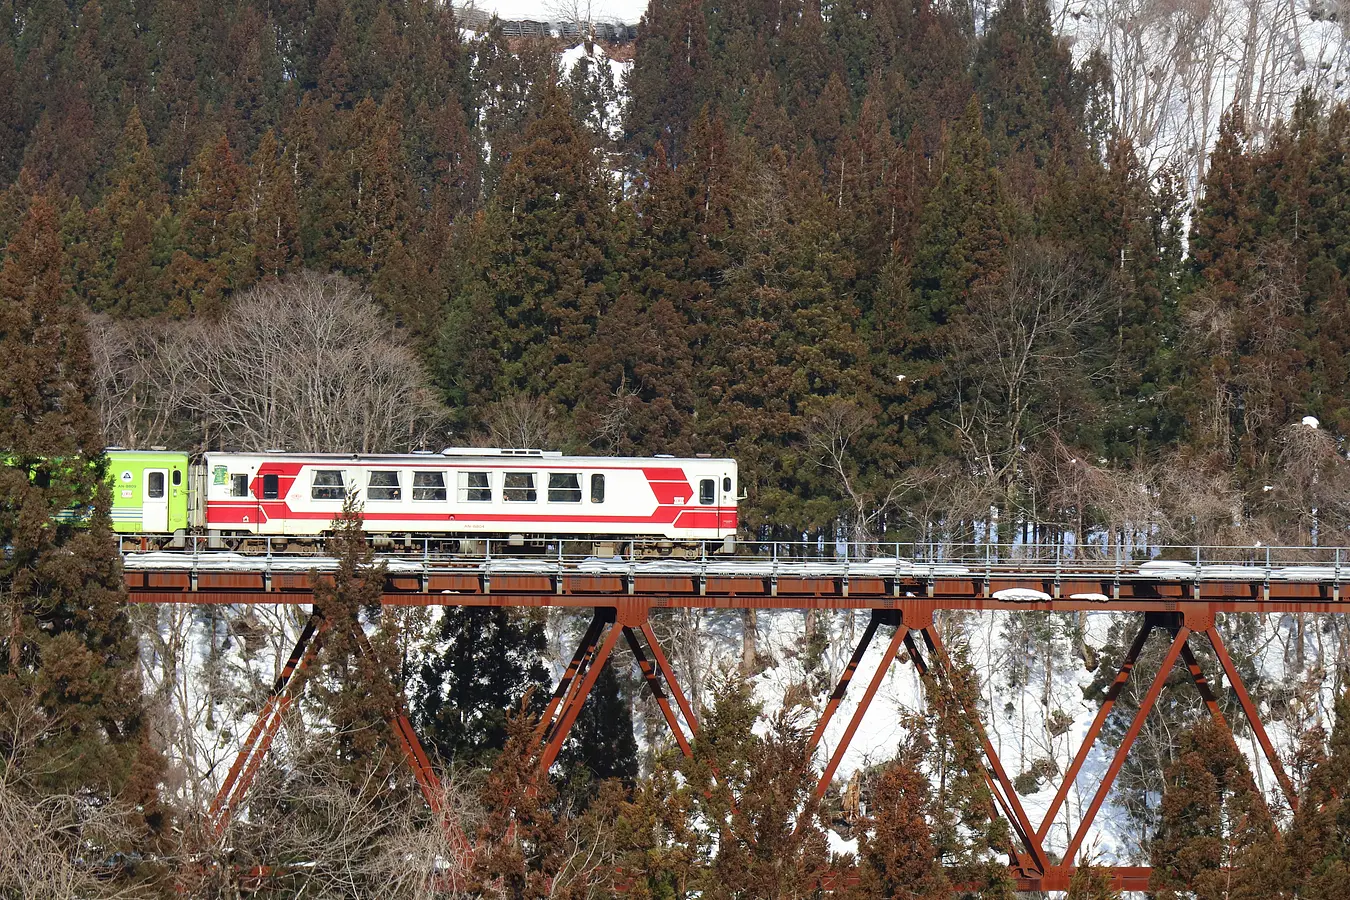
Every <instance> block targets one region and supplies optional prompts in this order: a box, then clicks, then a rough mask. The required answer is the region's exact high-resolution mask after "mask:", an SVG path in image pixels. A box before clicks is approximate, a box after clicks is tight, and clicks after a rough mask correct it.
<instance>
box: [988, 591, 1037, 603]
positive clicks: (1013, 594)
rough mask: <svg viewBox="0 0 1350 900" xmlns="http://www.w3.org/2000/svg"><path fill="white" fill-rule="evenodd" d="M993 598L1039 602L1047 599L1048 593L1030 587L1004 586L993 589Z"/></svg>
mask: <svg viewBox="0 0 1350 900" xmlns="http://www.w3.org/2000/svg"><path fill="white" fill-rule="evenodd" d="M994 599H995V600H1008V601H1010V602H1012V603H1039V602H1040V601H1042V600H1049V599H1050V595H1049V594H1047V593H1046V592H1045V591H1036V590H1032V589H1031V588H1005V589H1004V590H1001V591H994Z"/></svg>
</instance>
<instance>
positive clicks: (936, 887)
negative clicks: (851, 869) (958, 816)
mask: <svg viewBox="0 0 1350 900" xmlns="http://www.w3.org/2000/svg"><path fill="white" fill-rule="evenodd" d="M922 750H923V747H922V744H911V745H909V746H906V747H905V748H903V749H902V751H901V753H900V755H899V756H898V757H897V759H896V760H895V762H893V763H891V764H890V765H889V766H888V767H887V768H886V770H885V771H883V772H882V773H881V777H880V778H878V779H877V782H876V784H875V785H874V786H873V788H872V800H871V801H870V802H869V803H868V810H867V813H868V816H867V822H866V823H865V824H864V826H863V832H862V834H861V835H860V837H859V840H858V854H859V857H860V860H861V862H860V866H859V870H858V887H857V896H859V897H876V898H881V897H884V898H900V897H904V898H907V900H938V898H945V897H948V896H950V895H951V892H952V887H951V885H950V884H949V883H948V882H947V876H946V873H945V872H944V871H943V869H942V866H941V864H940V862H939V860H938V853H937V848H935V847H934V846H933V840H932V834H931V826H930V824H929V816H930V815H931V814H932V809H931V807H932V796H931V790H930V787H929V784H928V780H927V777H926V776H925V775H924V774H923V773H922V772H921V771H920V770H919V768H918V764H919V761H920V760H921V759H922Z"/></svg>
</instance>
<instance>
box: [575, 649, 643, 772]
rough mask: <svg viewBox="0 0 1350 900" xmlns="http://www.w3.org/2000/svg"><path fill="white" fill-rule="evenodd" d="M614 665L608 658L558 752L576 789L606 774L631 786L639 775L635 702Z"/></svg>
mask: <svg viewBox="0 0 1350 900" xmlns="http://www.w3.org/2000/svg"><path fill="white" fill-rule="evenodd" d="M614 669H615V667H614V664H613V660H606V661H605V667H604V668H603V669H602V670H601V671H600V675H599V677H597V678H596V680H595V686H594V687H593V688H591V694H590V696H589V697H587V698H586V704H585V705H584V706H583V707H582V708H581V713H580V714H579V715H578V716H577V720H576V722H575V723H574V724H573V725H572V730H571V732H569V733H568V735H567V744H566V746H564V748H563V752H562V753H561V754H559V756H558V759H559V761H560V762H561V763H562V767H563V771H564V773H565V779H566V781H565V784H566V785H567V787H568V788H569V789H572V790H574V791H575V790H576V789H577V788H578V787H580V786H582V785H585V784H587V783H588V782H593V781H603V780H605V779H607V778H618V779H620V780H621V781H623V783H624V784H625V785H627V786H629V787H631V786H632V784H633V782H634V781H635V780H636V779H637V775H638V765H637V740H636V739H635V738H634V737H633V713H632V703H631V701H630V700H629V699H628V697H626V696H625V695H624V692H623V690H622V688H621V685H620V683H619V677H618V674H617V673H616V672H615V670H614Z"/></svg>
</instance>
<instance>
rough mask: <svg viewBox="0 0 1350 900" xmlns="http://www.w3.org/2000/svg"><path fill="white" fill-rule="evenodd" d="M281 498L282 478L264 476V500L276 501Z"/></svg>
mask: <svg viewBox="0 0 1350 900" xmlns="http://www.w3.org/2000/svg"><path fill="white" fill-rule="evenodd" d="M280 496H281V477H280V476H279V475H264V476H263V499H264V500H275V499H277V498H278V497H280Z"/></svg>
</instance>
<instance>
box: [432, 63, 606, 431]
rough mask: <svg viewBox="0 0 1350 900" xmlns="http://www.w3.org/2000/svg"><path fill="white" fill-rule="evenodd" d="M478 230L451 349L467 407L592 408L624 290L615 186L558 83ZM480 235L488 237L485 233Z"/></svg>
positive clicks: (448, 365) (452, 379) (452, 315)
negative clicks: (508, 400) (590, 393)
mask: <svg viewBox="0 0 1350 900" xmlns="http://www.w3.org/2000/svg"><path fill="white" fill-rule="evenodd" d="M540 90H541V92H542V96H541V97H540V98H539V104H540V105H539V108H538V114H537V116H536V118H535V119H534V120H533V121H531V122H530V124H529V126H528V127H527V128H526V131H525V134H524V136H523V138H522V139H521V144H520V146H519V147H517V148H516V149H515V151H514V152H513V154H512V156H511V160H510V162H509V163H507V165H506V168H505V169H504V171H503V174H502V179H501V183H500V184H499V185H498V186H497V192H496V196H495V197H494V199H493V202H492V204H491V205H490V206H489V207H488V209H487V211H486V214H485V215H484V216H483V217H482V218H481V219H479V220H478V221H477V222H476V223H475V225H476V228H475V230H476V231H478V234H476V235H475V236H474V238H473V239H474V240H481V241H482V242H483V243H482V244H481V245H479V246H478V247H476V248H475V250H476V253H475V258H474V266H473V271H472V274H471V276H470V277H469V279H467V283H466V284H465V285H464V287H463V288H462V289H461V290H460V291H459V292H458V295H457V296H456V297H454V298H453V299H452V301H451V303H450V307H449V309H448V311H447V315H446V317H445V325H444V331H443V340H442V350H443V355H444V359H445V364H444V365H445V372H446V376H447V380H448V381H449V383H450V386H451V393H452V396H454V397H455V398H456V399H460V398H462V399H464V400H467V401H468V402H469V403H470V405H471V406H472V405H478V404H481V403H483V402H485V401H490V400H492V399H495V398H497V397H499V396H507V395H510V394H513V393H526V394H531V395H536V396H546V397H548V398H549V399H551V400H553V401H554V402H556V403H557V404H559V405H560V406H562V407H564V408H566V409H571V408H573V407H575V406H576V405H577V404H578V403H579V402H581V401H582V400H583V399H584V398H583V387H584V385H585V383H586V381H587V377H588V371H587V369H588V367H587V363H586V357H587V351H588V347H589V346H590V344H591V343H592V341H593V340H594V336H595V329H596V327H597V324H598V322H599V320H600V318H601V316H602V315H603V313H604V311H605V309H606V308H607V307H608V305H609V303H610V302H611V299H612V297H613V296H614V293H615V291H616V288H617V279H618V276H617V265H618V259H619V257H618V253H619V248H620V243H619V242H618V241H617V240H616V235H615V227H616V223H615V216H614V205H613V197H612V192H611V190H610V187H609V185H608V183H607V182H606V180H605V179H604V177H603V176H602V174H601V172H600V171H599V167H598V166H597V164H596V159H595V156H594V153H593V149H592V147H591V146H590V142H589V140H588V138H587V136H586V134H585V132H584V131H583V130H582V129H581V128H580V127H579V126H578V124H577V122H576V121H575V119H573V118H572V114H571V109H570V103H569V102H568V100H567V98H566V96H565V95H564V94H563V93H562V91H561V90H560V89H558V88H557V87H556V86H554V85H553V84H551V83H550V84H547V85H545V86H543V87H542V88H540ZM479 229H481V230H479Z"/></svg>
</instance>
